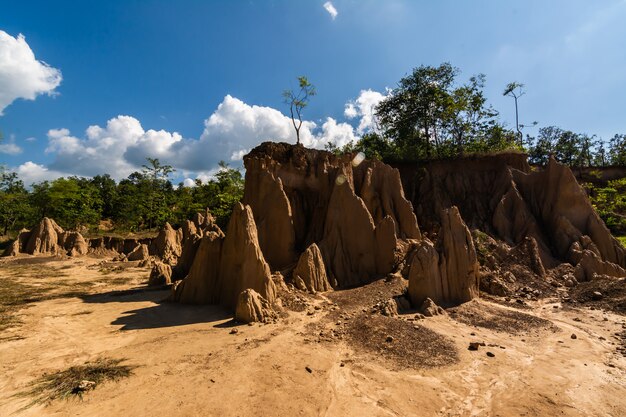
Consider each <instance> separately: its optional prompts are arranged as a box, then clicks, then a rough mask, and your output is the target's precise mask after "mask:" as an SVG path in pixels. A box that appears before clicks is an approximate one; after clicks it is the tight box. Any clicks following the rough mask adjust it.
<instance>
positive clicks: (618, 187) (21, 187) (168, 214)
mask: <svg viewBox="0 0 626 417" xmlns="http://www.w3.org/2000/svg"><path fill="white" fill-rule="evenodd" d="M459 74H460V71H459V70H458V68H455V67H453V66H451V65H450V64H448V63H444V64H441V65H440V66H438V67H432V66H420V67H417V68H415V69H413V71H412V73H411V74H409V75H407V76H406V77H404V78H403V79H401V80H400V82H399V83H398V87H397V88H396V89H394V90H392V91H391V92H390V94H389V95H388V96H387V97H386V98H385V99H384V100H383V101H382V102H381V103H380V104H379V105H378V106H377V107H376V109H375V114H374V115H373V116H374V119H375V120H376V127H375V128H374V129H373V130H372V131H371V132H368V133H366V134H364V135H363V136H362V137H361V138H360V139H359V140H358V141H357V142H351V143H348V144H347V145H345V146H343V147H340V148H338V147H336V146H334V145H333V144H332V143H329V144H328V145H327V146H326V148H327V150H329V151H332V152H335V153H355V152H363V153H364V154H365V155H366V156H367V157H368V158H377V159H380V160H382V161H385V162H393V161H413V162H415V163H419V162H420V161H424V160H431V159H446V158H458V157H462V156H465V155H472V154H487V153H494V152H502V151H522V152H526V153H527V154H528V156H529V162H530V163H531V164H532V165H536V166H541V165H544V164H545V163H546V162H547V160H548V158H549V156H550V155H553V156H554V157H555V158H556V159H557V160H558V161H560V162H562V163H565V164H567V165H569V166H570V167H572V169H574V170H575V169H577V168H578V169H582V168H589V167H596V168H604V167H609V166H616V167H625V168H626V135H624V134H616V135H615V136H614V137H613V138H611V139H610V140H608V141H605V140H603V139H602V138H599V137H597V136H595V135H590V134H587V133H577V132H572V131H569V130H565V129H561V128H559V127H555V126H546V127H541V128H539V129H538V133H537V135H536V136H535V135H530V134H526V135H524V134H523V131H524V129H525V128H527V127H528V126H525V125H523V124H518V125H516V126H515V127H514V128H513V129H511V128H508V127H507V126H505V125H504V124H503V123H502V122H501V121H500V119H499V113H498V111H496V110H495V109H493V107H491V106H490V105H489V104H488V103H487V100H486V98H485V96H484V93H483V88H484V85H485V76H484V75H483V74H479V75H474V76H471V77H470V78H469V80H467V81H466V82H459V80H458V77H459ZM302 78H304V77H302ZM307 87H308V88H311V85H310V83H308V80H307ZM504 95H511V96H512V97H513V96H514V98H515V101H516V102H517V99H518V98H520V97H521V96H522V95H523V85H522V84H519V83H511V84H509V86H507V88H506V89H505V91H504ZM300 104H304V105H306V102H303V103H300ZM532 125H533V126H534V125H535V123H533V124H532ZM294 126H295V125H294ZM146 161H147V163H146V164H145V165H144V166H143V167H142V169H141V170H140V171H136V172H133V173H132V174H131V175H129V176H128V178H126V179H123V180H121V181H115V180H114V179H113V178H111V176H110V175H109V174H107V173H103V174H102V175H97V176H95V177H92V178H82V177H66V178H59V179H56V180H53V181H43V182H39V183H35V184H24V183H23V181H22V180H21V179H20V178H19V177H18V175H17V174H16V173H15V172H12V171H10V170H8V169H7V168H6V167H3V166H0V234H4V235H7V234H9V235H11V234H15V232H17V231H18V230H20V229H21V228H25V227H26V228H28V227H31V226H32V225H33V224H36V223H37V222H38V221H39V220H40V219H41V218H43V217H51V218H54V219H55V220H56V221H57V222H58V223H59V225H61V226H62V227H63V228H66V229H82V230H83V231H85V229H88V230H89V231H91V233H100V232H101V231H102V230H101V229H102V227H101V226H102V225H103V223H107V224H108V225H109V227H106V228H105V229H106V231H107V232H116V233H128V232H141V231H151V230H154V229H156V228H160V227H162V226H163V225H164V224H165V222H169V223H171V224H172V225H174V226H178V225H180V224H181V223H182V222H183V221H184V220H186V219H188V218H190V217H191V216H192V215H193V214H194V213H197V212H201V211H204V210H205V209H206V208H209V209H210V210H211V213H212V214H213V215H214V216H215V217H216V219H217V222H218V224H219V225H220V226H225V224H226V223H227V221H228V218H229V216H230V212H231V209H232V206H233V205H234V203H235V202H237V201H239V200H240V199H241V197H242V196H243V182H244V181H243V176H242V173H241V172H240V170H238V169H233V168H230V167H229V166H228V165H227V164H225V163H224V162H222V163H220V169H219V170H218V171H217V173H216V174H215V175H214V177H213V178H211V179H209V180H207V181H201V180H196V183H195V184H194V186H192V187H189V186H184V185H183V184H182V183H181V184H178V185H176V186H175V185H174V184H173V183H172V181H171V180H170V175H171V174H172V172H173V171H174V170H173V168H172V167H171V166H169V165H166V164H162V162H161V161H159V160H158V159H151V158H147V160H146ZM591 172H592V175H594V172H593V170H592V171H591ZM595 175H596V176H597V179H596V180H595V181H587V182H585V183H584V184H583V185H584V186H585V188H586V189H587V191H588V194H589V196H590V198H591V200H592V203H593V204H594V206H595V207H596V209H597V211H598V213H599V214H600V216H601V217H602V218H603V220H604V221H605V223H606V224H607V226H608V227H609V228H610V229H611V231H612V232H613V234H615V235H618V236H621V235H626V178H622V179H616V180H612V181H601V180H600V178H601V173H599V172H598V173H596V174H595Z"/></svg>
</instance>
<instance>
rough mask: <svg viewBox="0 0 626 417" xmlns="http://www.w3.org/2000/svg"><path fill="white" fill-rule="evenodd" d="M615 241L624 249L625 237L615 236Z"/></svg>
mask: <svg viewBox="0 0 626 417" xmlns="http://www.w3.org/2000/svg"><path fill="white" fill-rule="evenodd" d="M616 239H617V240H619V243H621V244H622V246H624V247H626V236H616Z"/></svg>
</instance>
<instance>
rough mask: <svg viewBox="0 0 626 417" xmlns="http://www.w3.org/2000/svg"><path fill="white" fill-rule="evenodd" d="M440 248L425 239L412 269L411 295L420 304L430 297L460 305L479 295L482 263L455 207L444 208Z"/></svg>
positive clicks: (439, 241)
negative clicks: (479, 262) (480, 266)
mask: <svg viewBox="0 0 626 417" xmlns="http://www.w3.org/2000/svg"><path fill="white" fill-rule="evenodd" d="M441 219H442V225H441V230H440V232H439V239H438V241H437V248H435V245H433V243H432V242H430V241H429V240H428V239H423V240H422V242H420V244H419V245H418V248H417V251H416V252H415V253H414V255H413V260H412V262H411V266H410V271H409V298H410V299H411V303H412V304H413V305H414V306H421V305H422V303H424V301H425V300H426V299H427V298H430V299H432V301H434V302H435V303H436V304H439V305H457V304H460V303H464V302H466V301H469V300H471V299H473V298H476V297H478V288H479V271H478V270H479V264H478V258H477V256H476V250H475V248H474V243H473V240H472V235H471V233H470V231H469V229H468V228H467V226H466V225H465V223H464V222H463V219H461V215H460V213H459V210H458V209H457V208H456V207H452V208H450V209H446V210H443V213H442V215H441Z"/></svg>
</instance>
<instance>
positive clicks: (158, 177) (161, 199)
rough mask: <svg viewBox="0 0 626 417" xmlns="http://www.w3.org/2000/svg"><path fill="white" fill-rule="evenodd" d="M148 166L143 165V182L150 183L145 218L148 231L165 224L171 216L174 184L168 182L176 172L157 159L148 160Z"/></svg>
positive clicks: (146, 197)
mask: <svg viewBox="0 0 626 417" xmlns="http://www.w3.org/2000/svg"><path fill="white" fill-rule="evenodd" d="M146 160H147V161H148V164H147V165H142V167H143V170H142V174H143V177H142V178H141V179H142V180H143V181H147V182H148V187H147V188H148V193H147V194H146V196H145V199H146V211H145V218H146V220H147V223H148V229H152V228H153V227H155V226H160V225H161V224H163V223H164V222H165V221H166V219H167V218H168V216H169V215H170V211H169V206H168V197H170V196H171V194H172V191H173V187H172V183H171V182H170V181H168V180H167V177H168V176H169V174H171V173H172V172H174V171H175V170H174V168H172V166H171V165H162V164H161V162H160V161H159V160H158V159H157V158H146Z"/></svg>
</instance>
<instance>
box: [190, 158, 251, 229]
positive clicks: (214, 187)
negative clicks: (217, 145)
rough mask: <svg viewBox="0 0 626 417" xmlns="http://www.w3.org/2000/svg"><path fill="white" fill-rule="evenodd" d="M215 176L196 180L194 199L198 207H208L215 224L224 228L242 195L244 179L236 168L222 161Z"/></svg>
mask: <svg viewBox="0 0 626 417" xmlns="http://www.w3.org/2000/svg"><path fill="white" fill-rule="evenodd" d="M219 166H220V169H219V171H218V172H217V173H216V174H215V177H214V178H212V179H210V180H209V181H207V182H206V183H202V181H200V180H197V181H196V187H194V189H193V191H194V193H193V194H194V201H195V202H196V204H197V205H199V206H200V207H208V208H209V210H211V213H212V214H213V216H215V218H216V221H217V224H218V225H219V226H220V227H222V228H224V227H226V225H227V224H228V220H229V219H230V215H231V213H232V210H233V206H234V205H235V203H237V202H238V201H240V200H241V198H242V197H243V187H244V179H243V176H242V175H241V172H240V171H239V170H238V169H233V168H229V167H228V164H227V163H225V162H224V161H220V163H219Z"/></svg>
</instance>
